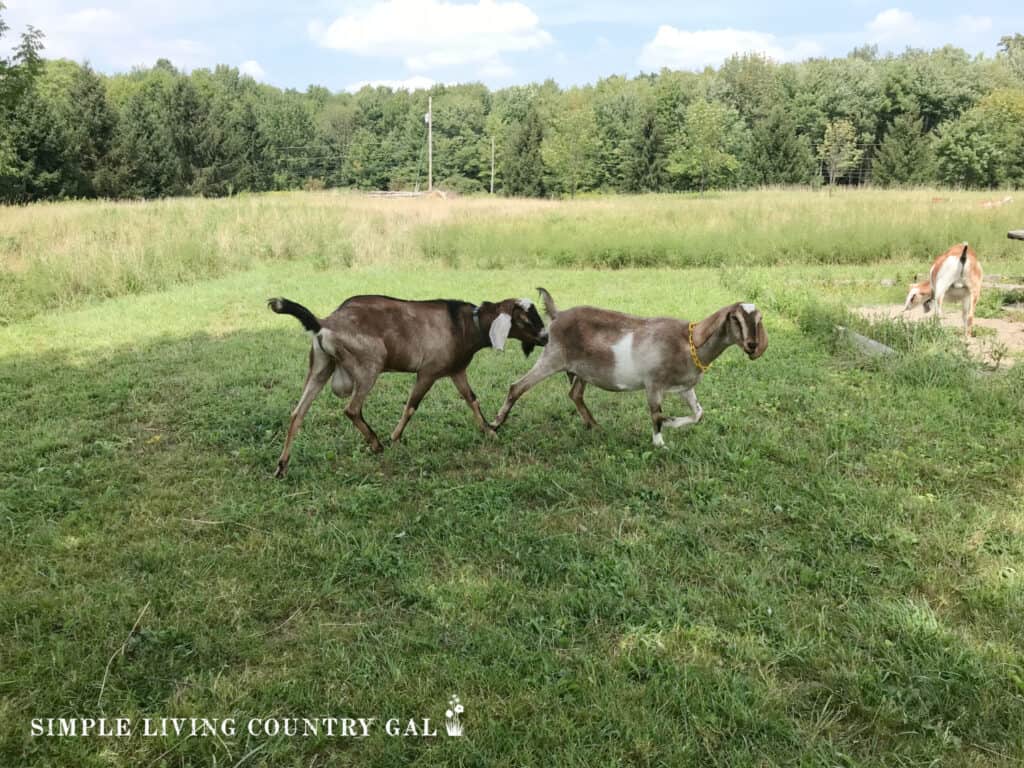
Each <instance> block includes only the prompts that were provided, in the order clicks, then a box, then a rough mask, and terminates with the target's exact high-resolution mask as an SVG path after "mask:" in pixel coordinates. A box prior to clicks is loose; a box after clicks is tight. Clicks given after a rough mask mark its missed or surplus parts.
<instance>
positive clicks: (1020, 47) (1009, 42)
mask: <svg viewBox="0 0 1024 768" xmlns="http://www.w3.org/2000/svg"><path fill="white" fill-rule="evenodd" d="M999 51H1000V54H999V55H1000V56H1001V57H1002V58H1003V59H1005V60H1006V63H1007V65H1008V66H1009V68H1010V71H1012V72H1013V73H1014V74H1015V75H1017V77H1019V78H1020V79H1021V80H1024V35H1022V34H1020V33H1019V32H1018V33H1016V34H1014V35H1005V36H1003V37H1001V38H999Z"/></svg>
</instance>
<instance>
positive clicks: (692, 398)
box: [662, 389, 704, 429]
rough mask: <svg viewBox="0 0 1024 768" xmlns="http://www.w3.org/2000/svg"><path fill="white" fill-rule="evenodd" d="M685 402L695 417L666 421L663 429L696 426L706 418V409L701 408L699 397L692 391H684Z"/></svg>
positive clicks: (680, 417) (679, 417) (681, 417)
mask: <svg viewBox="0 0 1024 768" xmlns="http://www.w3.org/2000/svg"><path fill="white" fill-rule="evenodd" d="M683 400H685V401H686V404H687V405H689V406H690V410H691V411H693V416H678V417H676V418H674V419H665V421H664V422H663V423H662V426H663V427H670V428H672V429H676V428H678V427H686V426H689V425H690V424H696V423H697V422H698V421H700V420H701V417H703V416H704V409H703V408H701V407H700V403H698V402H697V395H696V393H695V392H694V391H693V390H692V389H687V390H684V391H683Z"/></svg>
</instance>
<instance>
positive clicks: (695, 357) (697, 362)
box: [690, 323, 711, 373]
mask: <svg viewBox="0 0 1024 768" xmlns="http://www.w3.org/2000/svg"><path fill="white" fill-rule="evenodd" d="M693 325H694V324H693V323H690V357H692V358H693V364H694V365H696V366H697V370H698V371H700V372H701V373H705V372H707V370H708V368H710V367H711V364H710V363H708V364H707V365H704V363H702V362H701V361H700V357H699V356H698V355H697V347H696V346H694V343H693Z"/></svg>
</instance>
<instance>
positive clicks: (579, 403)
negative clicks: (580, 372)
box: [569, 373, 597, 429]
mask: <svg viewBox="0 0 1024 768" xmlns="http://www.w3.org/2000/svg"><path fill="white" fill-rule="evenodd" d="M569 381H570V382H571V383H572V386H571V387H570V388H569V399H570V400H572V403H573V405H575V406H576V411H577V412H578V413H579V415H580V418H581V419H583V426H585V427H586V428H587V429H590V428H592V427H596V426H597V421H595V420H594V416H593V415H592V414H591V413H590V409H589V408H587V404H586V403H585V402H583V390H584V389H586V387H587V382H585V381H584V380H583V379H581V378H580V377H579V376H577V375H576V374H574V373H570V374H569Z"/></svg>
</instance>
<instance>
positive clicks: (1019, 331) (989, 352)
mask: <svg viewBox="0 0 1024 768" xmlns="http://www.w3.org/2000/svg"><path fill="white" fill-rule="evenodd" d="M854 311H855V312H856V313H857V314H858V315H860V316H861V317H863V318H866V319H868V320H896V319H900V318H902V319H903V320H906V321H907V322H911V323H920V322H929V321H931V320H932V318H934V317H935V314H934V312H933V313H929V314H927V315H926V314H925V313H924V310H922V309H921V308H920V307H914V308H913V309H911V310H910V311H909V312H904V311H903V305H902V304H882V305H879V306H873V307H858V308H857V309H856V310H854ZM942 325H943V326H944V327H946V328H956V329H957V330H962V329H963V320H962V319H961V317H960V305H959V304H958V305H957V306H956V308H955V311H953V309H949V310H947V311H946V312H945V313H944V314H943V315H942ZM974 327H975V336H974V337H972V338H970V339H968V340H967V348H968V349H969V350H970V351H971V354H972V355H974V356H975V357H977V358H978V359H979V360H984V361H985V362H986V363H988V364H989V365H994V364H996V363H997V362H998V363H999V364H1000V365H1001V366H1003V367H1006V366H1010V365H1013V364H1014V362H1015V358H1016V360H1020V359H1024V322H1017V321H1014V320H1009V319H1004V318H991V317H978V318H975V320H974ZM978 328H988V329H991V330H992V331H995V336H992V334H989V333H986V334H982V335H979V334H978V332H977V329H978ZM999 345H1002V346H1004V347H1005V348H1006V350H1007V352H1008V354H1007V355H1006V357H1003V358H1002V360H1001V361H1000V360H999V355H998V354H994V353H995V351H996V349H995V348H996V347H997V346H999Z"/></svg>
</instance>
